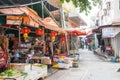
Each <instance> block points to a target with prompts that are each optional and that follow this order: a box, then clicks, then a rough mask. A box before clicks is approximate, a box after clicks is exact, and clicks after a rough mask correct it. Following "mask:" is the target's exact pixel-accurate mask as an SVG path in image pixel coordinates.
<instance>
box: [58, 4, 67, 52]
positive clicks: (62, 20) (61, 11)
mask: <svg viewBox="0 0 120 80" xmlns="http://www.w3.org/2000/svg"><path fill="white" fill-rule="evenodd" d="M60 13H61V25H62V28H63V29H66V25H65V14H64V10H63V7H62V6H61V8H60ZM67 35H68V34H67V33H65V38H66V39H65V40H66V45H67V46H66V47H67V52H68V54H69V44H68V37H67Z"/></svg>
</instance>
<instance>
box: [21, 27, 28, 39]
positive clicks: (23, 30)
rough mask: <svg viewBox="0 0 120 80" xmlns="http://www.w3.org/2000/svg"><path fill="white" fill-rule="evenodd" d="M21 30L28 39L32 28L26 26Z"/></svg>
mask: <svg viewBox="0 0 120 80" xmlns="http://www.w3.org/2000/svg"><path fill="white" fill-rule="evenodd" d="M21 32H22V34H23V37H24V39H25V40H26V39H27V38H28V34H29V33H30V29H29V28H27V27H24V28H22V29H21Z"/></svg>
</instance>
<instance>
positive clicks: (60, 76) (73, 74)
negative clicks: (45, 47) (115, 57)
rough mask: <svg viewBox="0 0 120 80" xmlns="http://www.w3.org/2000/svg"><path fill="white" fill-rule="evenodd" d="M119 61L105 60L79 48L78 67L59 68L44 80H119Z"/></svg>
mask: <svg viewBox="0 0 120 80" xmlns="http://www.w3.org/2000/svg"><path fill="white" fill-rule="evenodd" d="M119 68H120V63H113V62H107V61H104V59H102V57H100V56H98V55H95V54H94V53H93V52H92V51H89V50H87V49H84V50H82V49H80V62H79V68H70V69H66V70H59V71H57V72H56V73H55V74H53V75H51V76H49V77H47V78H46V79H45V80H120V72H117V70H118V69H119Z"/></svg>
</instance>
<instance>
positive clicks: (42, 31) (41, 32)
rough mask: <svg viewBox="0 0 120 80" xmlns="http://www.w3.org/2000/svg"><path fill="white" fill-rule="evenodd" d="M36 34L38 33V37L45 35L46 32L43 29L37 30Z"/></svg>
mask: <svg viewBox="0 0 120 80" xmlns="http://www.w3.org/2000/svg"><path fill="white" fill-rule="evenodd" d="M35 33H36V34H37V35H43V34H44V30H42V29H37V30H36V31H35Z"/></svg>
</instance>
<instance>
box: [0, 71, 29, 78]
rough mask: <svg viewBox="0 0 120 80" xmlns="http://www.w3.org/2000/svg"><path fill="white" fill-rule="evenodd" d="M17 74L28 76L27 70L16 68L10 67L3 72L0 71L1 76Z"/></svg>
mask: <svg viewBox="0 0 120 80" xmlns="http://www.w3.org/2000/svg"><path fill="white" fill-rule="evenodd" d="M16 75H21V76H27V73H26V72H20V71H18V70H15V69H9V70H6V71H4V72H2V73H0V76H8V77H9V76H10V77H12V76H16Z"/></svg>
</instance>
